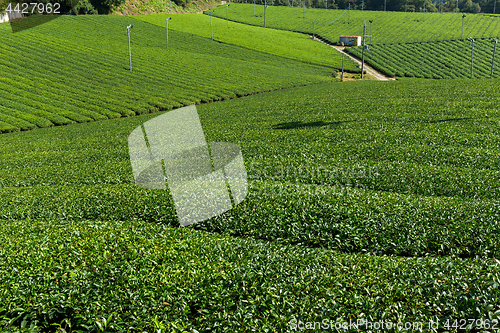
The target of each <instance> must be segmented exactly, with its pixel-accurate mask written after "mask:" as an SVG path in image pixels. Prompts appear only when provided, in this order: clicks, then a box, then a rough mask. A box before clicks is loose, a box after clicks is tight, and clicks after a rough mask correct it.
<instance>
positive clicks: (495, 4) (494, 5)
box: [457, 0, 497, 14]
mask: <svg viewBox="0 0 500 333" xmlns="http://www.w3.org/2000/svg"><path fill="white" fill-rule="evenodd" d="M457 1H458V0H457ZM496 9H497V0H495V2H494V3H493V14H495V10H496Z"/></svg>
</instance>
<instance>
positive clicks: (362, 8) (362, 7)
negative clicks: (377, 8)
mask: <svg viewBox="0 0 500 333" xmlns="http://www.w3.org/2000/svg"><path fill="white" fill-rule="evenodd" d="M364 9H365V0H363V1H362V2H361V11H363V10H364Z"/></svg>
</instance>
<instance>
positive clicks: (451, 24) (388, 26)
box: [214, 1, 500, 45]
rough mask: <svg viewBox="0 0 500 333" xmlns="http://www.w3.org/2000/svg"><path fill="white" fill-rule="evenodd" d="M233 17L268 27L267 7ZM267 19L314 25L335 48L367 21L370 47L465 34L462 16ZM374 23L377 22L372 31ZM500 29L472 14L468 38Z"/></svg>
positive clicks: (321, 12)
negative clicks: (344, 37)
mask: <svg viewBox="0 0 500 333" xmlns="http://www.w3.org/2000/svg"><path fill="white" fill-rule="evenodd" d="M330 2H331V1H330ZM382 2H383V1H382ZM388 2H389V1H388ZM214 15H216V16H218V17H221V18H224V19H225V18H226V7H225V6H219V7H217V8H216V9H215V12H214ZM230 15H231V17H230V20H233V21H237V22H242V23H247V24H251V25H258V26H263V25H264V18H263V17H264V6H257V7H256V14H255V16H254V14H253V4H244V3H242V4H233V5H232V7H231V14H230ZM266 15H267V18H266V25H267V27H269V28H276V29H283V30H290V31H298V32H303V33H307V34H309V35H312V33H313V21H314V22H316V24H315V28H314V33H315V35H316V36H317V37H320V38H322V39H323V40H326V41H328V42H330V43H332V44H333V43H337V42H338V41H339V36H341V35H355V36H361V35H362V34H363V21H364V20H366V23H367V25H368V28H367V31H366V33H367V35H372V37H371V38H369V39H368V40H367V43H369V44H370V45H372V44H392V43H410V42H427V41H429V42H432V41H442V40H451V39H458V38H460V37H461V33H462V15H461V14H460V13H443V14H440V13H425V19H424V17H423V15H422V13H417V12H415V13H400V12H379V11H368V10H365V11H361V10H351V13H350V17H351V19H350V23H349V14H348V13H347V12H345V10H344V9H342V10H325V9H309V8H308V9H306V11H305V18H304V11H303V8H291V7H284V6H270V7H269V9H268V11H267V14H266ZM370 20H372V21H373V24H372V26H371V28H370V24H369V21H370ZM499 29H500V16H494V15H490V14H477V15H473V14H470V15H467V16H466V18H465V27H464V37H475V38H487V37H498V36H499V34H498V32H499Z"/></svg>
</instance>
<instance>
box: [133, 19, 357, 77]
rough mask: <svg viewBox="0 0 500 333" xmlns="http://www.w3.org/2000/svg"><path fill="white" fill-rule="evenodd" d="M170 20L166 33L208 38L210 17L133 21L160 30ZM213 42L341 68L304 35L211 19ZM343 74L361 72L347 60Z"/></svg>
mask: <svg viewBox="0 0 500 333" xmlns="http://www.w3.org/2000/svg"><path fill="white" fill-rule="evenodd" d="M167 17H171V18H172V20H171V21H169V29H172V30H179V31H184V32H189V33H192V34H195V35H198V36H203V37H205V38H211V37H212V36H211V29H210V17H208V16H206V15H183V14H174V15H140V16H138V17H137V18H138V19H140V20H143V21H145V22H149V23H152V24H155V25H158V26H160V27H165V19H166V18H167ZM212 25H213V33H214V40H216V41H219V42H222V43H224V44H231V45H237V46H242V47H245V48H248V49H251V50H256V51H260V52H264V53H270V54H274V55H277V56H281V57H285V58H290V59H295V60H299V61H302V62H306V63H311V64H315V65H321V66H329V67H332V68H334V69H336V70H338V71H340V70H341V68H342V55H341V54H340V53H339V52H338V51H336V50H335V49H333V48H331V47H329V46H328V45H325V44H321V43H318V42H315V41H313V40H311V38H309V37H308V36H306V35H304V34H298V33H292V32H289V31H281V30H275V29H264V28H261V27H254V26H250V25H247V24H241V23H236V22H231V24H229V25H228V24H227V22H226V20H222V19H219V18H217V17H213V18H212ZM344 70H345V71H348V72H351V73H360V72H361V69H360V68H359V66H358V65H356V64H355V63H354V61H352V60H351V59H349V58H345V60H344Z"/></svg>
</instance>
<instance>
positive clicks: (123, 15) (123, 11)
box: [71, 0, 125, 16]
mask: <svg viewBox="0 0 500 333" xmlns="http://www.w3.org/2000/svg"><path fill="white" fill-rule="evenodd" d="M71 9H73V1H71ZM123 16H125V0H123Z"/></svg>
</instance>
